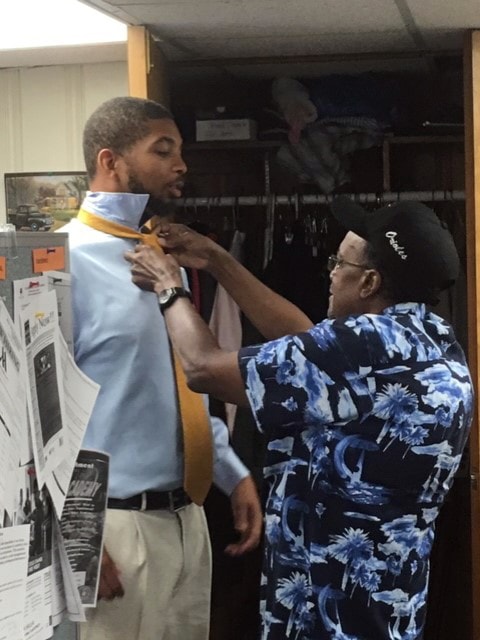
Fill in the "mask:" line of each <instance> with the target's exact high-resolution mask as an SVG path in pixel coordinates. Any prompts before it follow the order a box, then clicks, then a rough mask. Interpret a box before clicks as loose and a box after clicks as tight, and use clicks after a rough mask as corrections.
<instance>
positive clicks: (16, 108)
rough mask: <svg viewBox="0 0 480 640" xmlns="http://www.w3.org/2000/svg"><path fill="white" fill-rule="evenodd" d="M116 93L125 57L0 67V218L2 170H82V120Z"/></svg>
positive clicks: (0, 214) (1, 210)
mask: <svg viewBox="0 0 480 640" xmlns="http://www.w3.org/2000/svg"><path fill="white" fill-rule="evenodd" d="M121 95H128V77H127V63H126V62H108V63H98V64H84V65H64V66H51V67H31V68H12V69H1V70H0V181H1V184H0V223H2V222H5V215H6V205H5V181H4V174H5V173H21V172H27V171H28V172H36V171H83V170H84V163H83V157H82V130H83V125H84V124H85V121H86V119H87V118H88V116H89V115H90V113H91V112H92V111H93V110H94V109H95V108H96V107H97V106H98V105H99V104H101V103H102V102H104V101H105V100H108V99H109V98H113V97H114V96H121Z"/></svg>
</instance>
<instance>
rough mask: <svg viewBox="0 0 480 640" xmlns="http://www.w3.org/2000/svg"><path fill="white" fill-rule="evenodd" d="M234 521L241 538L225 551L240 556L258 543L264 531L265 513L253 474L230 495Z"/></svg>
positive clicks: (241, 482)
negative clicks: (263, 512)
mask: <svg viewBox="0 0 480 640" xmlns="http://www.w3.org/2000/svg"><path fill="white" fill-rule="evenodd" d="M230 502H231V505H232V512H233V523H234V526H235V529H236V530H237V531H238V533H239V534H240V540H239V541H238V542H235V543H233V544H229V545H228V547H227V548H226V549H225V552H226V553H228V554H229V555H230V556H239V555H241V554H243V553H246V552H247V551H252V549H255V547H256V546H257V545H258V543H259V541H260V536H261V533H262V525H263V515H262V509H261V507H260V500H259V498H258V493H257V489H256V487H255V483H254V482H253V480H252V477H251V476H247V477H246V478H244V479H243V480H241V481H240V482H239V483H238V484H237V486H236V487H235V489H234V490H233V492H232V495H231V496H230Z"/></svg>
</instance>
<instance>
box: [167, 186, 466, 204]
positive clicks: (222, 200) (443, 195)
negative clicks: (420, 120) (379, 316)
mask: <svg viewBox="0 0 480 640" xmlns="http://www.w3.org/2000/svg"><path fill="white" fill-rule="evenodd" d="M337 195H340V194H335V195H328V196H327V195H325V194H310V195H297V194H295V195H291V196H286V195H273V194H272V195H270V196H266V195H263V196H215V197H196V198H179V199H178V200H177V204H178V205H180V206H183V207H210V208H211V207H233V206H242V207H243V206H261V205H266V204H267V203H269V202H271V201H272V200H273V202H274V203H275V205H293V204H294V203H298V204H301V205H309V204H329V203H330V202H331V201H332V200H333V199H334V198H335V197H336V196H337ZM341 195H345V196H348V197H349V198H351V199H352V200H355V201H356V202H358V203H359V204H370V203H372V204H378V205H379V206H381V205H382V204H388V203H389V202H397V201H399V200H415V201H417V202H450V201H461V200H465V192H464V191H445V190H433V191H387V192H383V193H345V194H341Z"/></svg>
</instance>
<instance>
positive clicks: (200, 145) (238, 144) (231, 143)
mask: <svg viewBox="0 0 480 640" xmlns="http://www.w3.org/2000/svg"><path fill="white" fill-rule="evenodd" d="M285 142H286V141H285V140H208V141H206V142H188V143H186V144H184V145H183V148H184V150H185V151H202V150H206V149H274V148H276V147H280V146H281V145H282V144H285Z"/></svg>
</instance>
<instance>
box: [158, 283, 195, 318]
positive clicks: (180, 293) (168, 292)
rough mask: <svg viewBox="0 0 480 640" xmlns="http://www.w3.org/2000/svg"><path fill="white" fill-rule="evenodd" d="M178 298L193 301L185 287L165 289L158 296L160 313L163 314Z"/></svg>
mask: <svg viewBox="0 0 480 640" xmlns="http://www.w3.org/2000/svg"><path fill="white" fill-rule="evenodd" d="M177 298H188V299H189V300H191V299H192V296H191V294H190V291H187V289H185V288H184V287H170V288H169V289H164V290H163V291H160V293H159V294H158V304H159V305H160V311H161V312H162V313H163V312H164V311H165V309H168V307H169V306H170V305H171V304H173V303H174V302H175V300H176V299H177Z"/></svg>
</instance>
